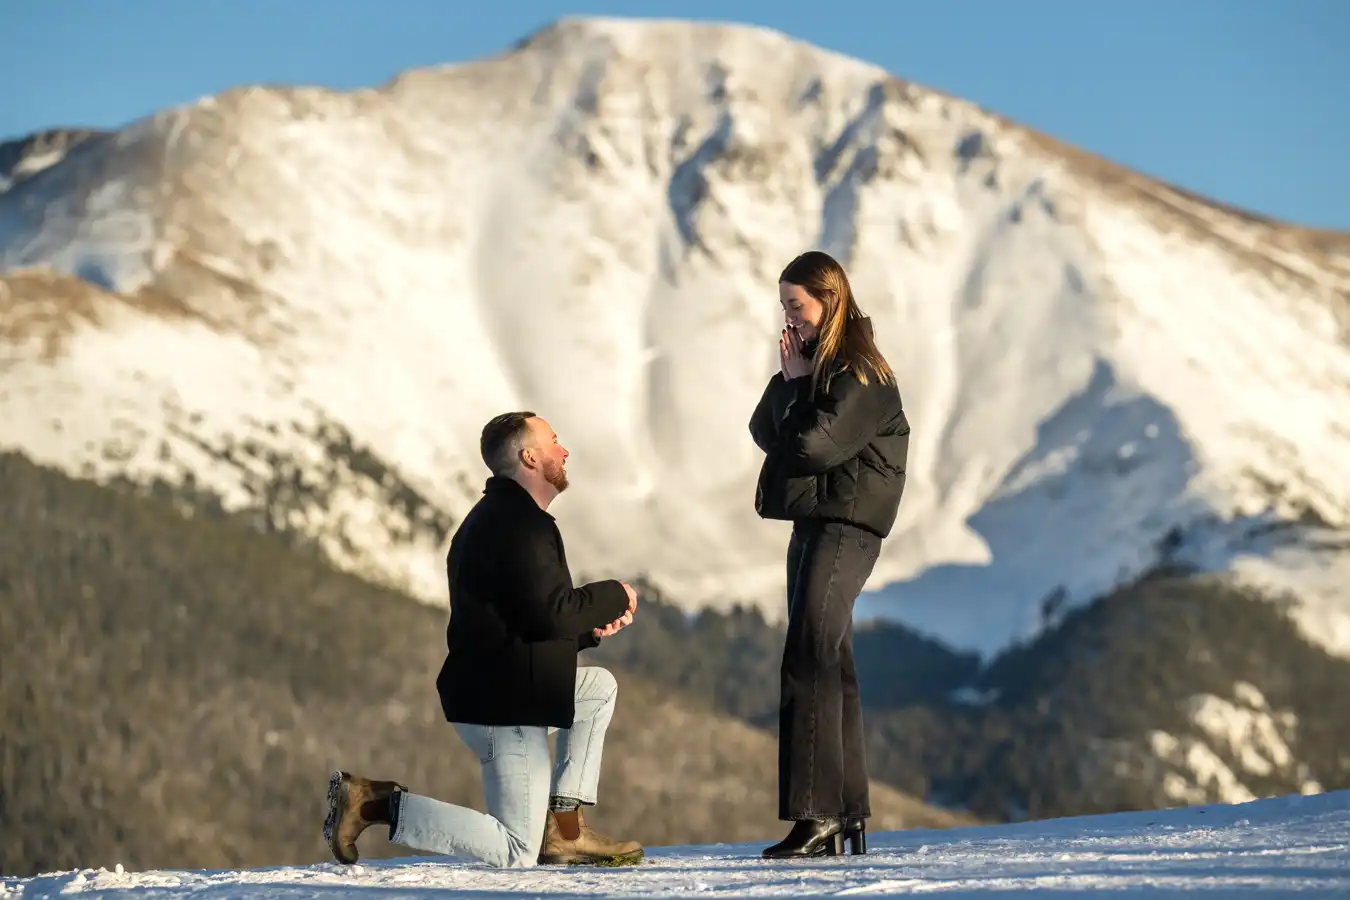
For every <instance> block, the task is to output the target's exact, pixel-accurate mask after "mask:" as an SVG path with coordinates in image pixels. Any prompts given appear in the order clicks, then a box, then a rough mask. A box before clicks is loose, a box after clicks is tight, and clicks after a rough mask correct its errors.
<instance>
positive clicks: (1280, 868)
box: [0, 791, 1350, 900]
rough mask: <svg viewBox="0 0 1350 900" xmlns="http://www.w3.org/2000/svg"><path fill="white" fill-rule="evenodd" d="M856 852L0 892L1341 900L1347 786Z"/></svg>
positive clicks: (657, 855)
mask: <svg viewBox="0 0 1350 900" xmlns="http://www.w3.org/2000/svg"><path fill="white" fill-rule="evenodd" d="M870 843H871V845H872V846H871V853H869V855H868V856H867V857H866V858H865V859H864V860H859V859H858V858H857V857H851V858H844V859H832V860H811V861H805V862H797V863H781V862H765V861H761V860H759V859H758V858H757V854H758V851H759V849H760V847H759V845H713V846H707V847H678V848H660V849H651V850H649V856H648V860H647V862H646V863H645V864H643V865H641V866H637V867H631V868H626V869H599V870H586V869H575V868H574V869H567V870H561V869H533V870H517V871H507V870H494V869H488V868H485V867H483V866H479V865H475V864H469V863H461V862H458V861H454V860H438V859H431V858H415V859H409V860H396V861H380V862H377V863H372V864H370V865H361V866H357V867H354V868H352V869H342V868H340V867H338V866H336V865H331V864H321V865H315V866H309V867H304V868H278V869H262V870H251V871H239V872H139V873H138V872H116V871H114V872H109V871H106V870H102V869H100V870H97V871H93V870H90V871H84V872H65V873H59V874H52V875H43V876H40V877H36V878H32V879H26V880H19V879H4V880H0V896H3V897H5V898H7V900H8V898H18V897H22V898H24V900H29V898H37V897H47V896H56V895H58V894H60V895H64V894H89V893H92V894H96V895H100V896H106V895H115V894H123V893H125V894H129V895H137V896H142V897H145V898H147V900H148V898H164V900H169V898H175V897H186V896H189V895H190V896H193V897H200V898H204V900H205V898H217V897H221V898H223V897H231V898H235V897H247V898H268V900H273V898H276V900H284V898H291V897H307V898H309V897H332V898H338V897H341V898H349V897H350V898H356V897H362V896H369V897H374V896H376V895H378V896H379V898H380V900H386V898H387V900H394V898H403V897H408V898H414V897H422V896H424V895H426V894H427V892H430V891H436V892H441V893H445V892H449V893H452V894H454V895H455V896H474V897H480V896H481V897H533V896H544V895H548V896H555V897H585V896H604V897H620V896H671V895H681V894H691V893H700V894H715V895H718V896H723V897H731V896H762V895H791V896H803V895H825V894H902V893H940V894H942V895H943V896H944V897H965V896H973V895H976V894H992V895H1004V896H1009V895H1019V894H1021V893H1023V892H1029V891H1033V890H1050V891H1054V892H1055V893H1054V896H1055V897H1056V898H1067V897H1075V896H1079V895H1086V894H1087V893H1089V892H1092V893H1096V892H1100V891H1110V892H1111V893H1112V894H1113V895H1114V896H1117V897H1150V898H1154V897H1170V896H1179V895H1183V894H1190V893H1191V892H1209V893H1211V895H1213V896H1220V897H1230V896H1241V897H1244V898H1246V897H1284V896H1293V895H1296V894H1297V895H1299V896H1319V897H1340V898H1346V897H1350V791H1338V792H1334V793H1329V794H1319V795H1316V796H1311V797H1302V796H1297V795H1295V796H1290V797H1283V798H1276V799H1271V800H1257V801H1253V802H1251V803H1245V804H1238V805H1233V806H1207V807H1205V806H1201V807H1191V808H1188V809H1181V810H1168V811H1159V812H1143V813H1123V814H1119V815H1113V816H1098V817H1090V818H1079V819H1061V820H1057V821H1049V822H1031V823H1023V824H1019V825H1010V826H994V827H985V828H965V829H954V830H950V831H926V830H914V831H905V832H893V833H890V834H887V835H875V836H873V837H872V838H871V841H870Z"/></svg>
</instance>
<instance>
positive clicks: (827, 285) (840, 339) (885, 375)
mask: <svg viewBox="0 0 1350 900" xmlns="http://www.w3.org/2000/svg"><path fill="white" fill-rule="evenodd" d="M778 280H779V281H780V282H782V283H784V284H795V285H797V286H798V287H800V288H802V289H803V290H805V291H806V292H807V293H808V294H810V295H811V296H812V297H814V298H816V299H817V300H819V301H820V303H821V304H822V305H823V306H824V307H825V314H824V315H823V316H822V317H821V320H820V329H819V331H820V337H819V342H818V343H817V345H816V355H815V360H814V371H813V372H812V375H811V386H812V388H818V387H820V386H821V385H822V384H823V385H824V387H825V389H826V390H829V387H830V379H831V378H832V377H833V376H834V375H835V374H837V373H839V372H845V371H848V370H852V371H853V373H854V375H856V376H857V378H858V380H859V381H861V382H862V383H863V384H867V383H868V380H869V379H872V378H875V379H876V380H877V381H878V382H879V383H881V384H894V383H895V373H894V372H892V371H891V367H890V365H889V364H888V363H887V362H886V357H884V356H882V355H881V351H880V350H878V349H877V345H876V342H875V341H873V339H872V335H871V334H869V333H868V330H867V328H866V327H865V326H864V325H863V320H864V319H865V318H866V317H865V316H864V315H863V313H862V310H861V309H859V308H858V301H857V300H856V299H855V298H854V296H853V287H852V286H851V285H850V284H849V282H848V275H847V274H845V272H844V267H843V266H841V265H839V263H838V262H836V261H835V259H834V257H832V256H830V255H829V254H828V253H822V252H821V251H819V250H808V251H807V252H805V253H803V254H802V255H800V256H798V257H797V258H796V259H794V260H793V261H792V262H790V263H788V264H787V268H785V269H783V274H782V275H779V276H778Z"/></svg>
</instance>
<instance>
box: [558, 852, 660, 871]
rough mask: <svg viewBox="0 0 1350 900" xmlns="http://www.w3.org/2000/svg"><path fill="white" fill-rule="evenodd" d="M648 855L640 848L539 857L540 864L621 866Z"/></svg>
mask: <svg viewBox="0 0 1350 900" xmlns="http://www.w3.org/2000/svg"><path fill="white" fill-rule="evenodd" d="M646 855H647V854H646V852H645V851H642V850H638V851H637V852H636V853H624V854H620V855H618V856H541V857H539V865H541V866H599V867H601V868H617V867H619V866H635V865H637V864H638V863H640V862H642V861H643V859H645V858H646Z"/></svg>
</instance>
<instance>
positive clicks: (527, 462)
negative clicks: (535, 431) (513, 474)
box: [516, 447, 539, 469]
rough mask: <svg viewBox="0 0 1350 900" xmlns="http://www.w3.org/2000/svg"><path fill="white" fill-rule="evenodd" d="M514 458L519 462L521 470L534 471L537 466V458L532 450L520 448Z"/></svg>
mask: <svg viewBox="0 0 1350 900" xmlns="http://www.w3.org/2000/svg"><path fill="white" fill-rule="evenodd" d="M516 458H517V459H518V460H519V461H520V465H521V468H524V469H534V468H537V467H538V465H539V458H538V457H537V456H535V455H534V450H533V448H530V447H521V448H520V452H519V453H517V454H516Z"/></svg>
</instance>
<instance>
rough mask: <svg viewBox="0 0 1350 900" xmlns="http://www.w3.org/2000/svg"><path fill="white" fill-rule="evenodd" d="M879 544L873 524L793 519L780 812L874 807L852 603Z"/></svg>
mask: <svg viewBox="0 0 1350 900" xmlns="http://www.w3.org/2000/svg"><path fill="white" fill-rule="evenodd" d="M880 551H881V538H880V537H878V536H877V535H875V534H873V533H872V532H870V531H864V530H863V529H861V528H855V527H854V526H852V525H841V524H837V523H832V522H831V523H825V522H808V521H802V522H797V523H795V525H794V527H793V529H792V539H791V541H790V542H789V543H788V558H787V567H788V571H787V584H788V628H787V641H786V643H785V645H784V647H783V667H782V673H781V679H782V683H781V688H780V690H781V694H780V705H779V710H778V817H779V818H780V819H783V820H785V821H792V820H796V819H816V818H827V817H830V816H868V815H870V814H871V808H870V805H869V802H868V791H867V787H868V779H867V756H866V751H865V748H864V746H863V719H862V698H861V696H860V695H859V692H858V673H857V670H856V669H855V668H854V665H853V604H854V601H856V600H857V599H858V594H860V593H861V592H862V588H863V585H864V584H865V583H866V582H867V579H868V576H870V575H871V574H872V567H873V566H874V565H876V561H877V554H878V553H880Z"/></svg>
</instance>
